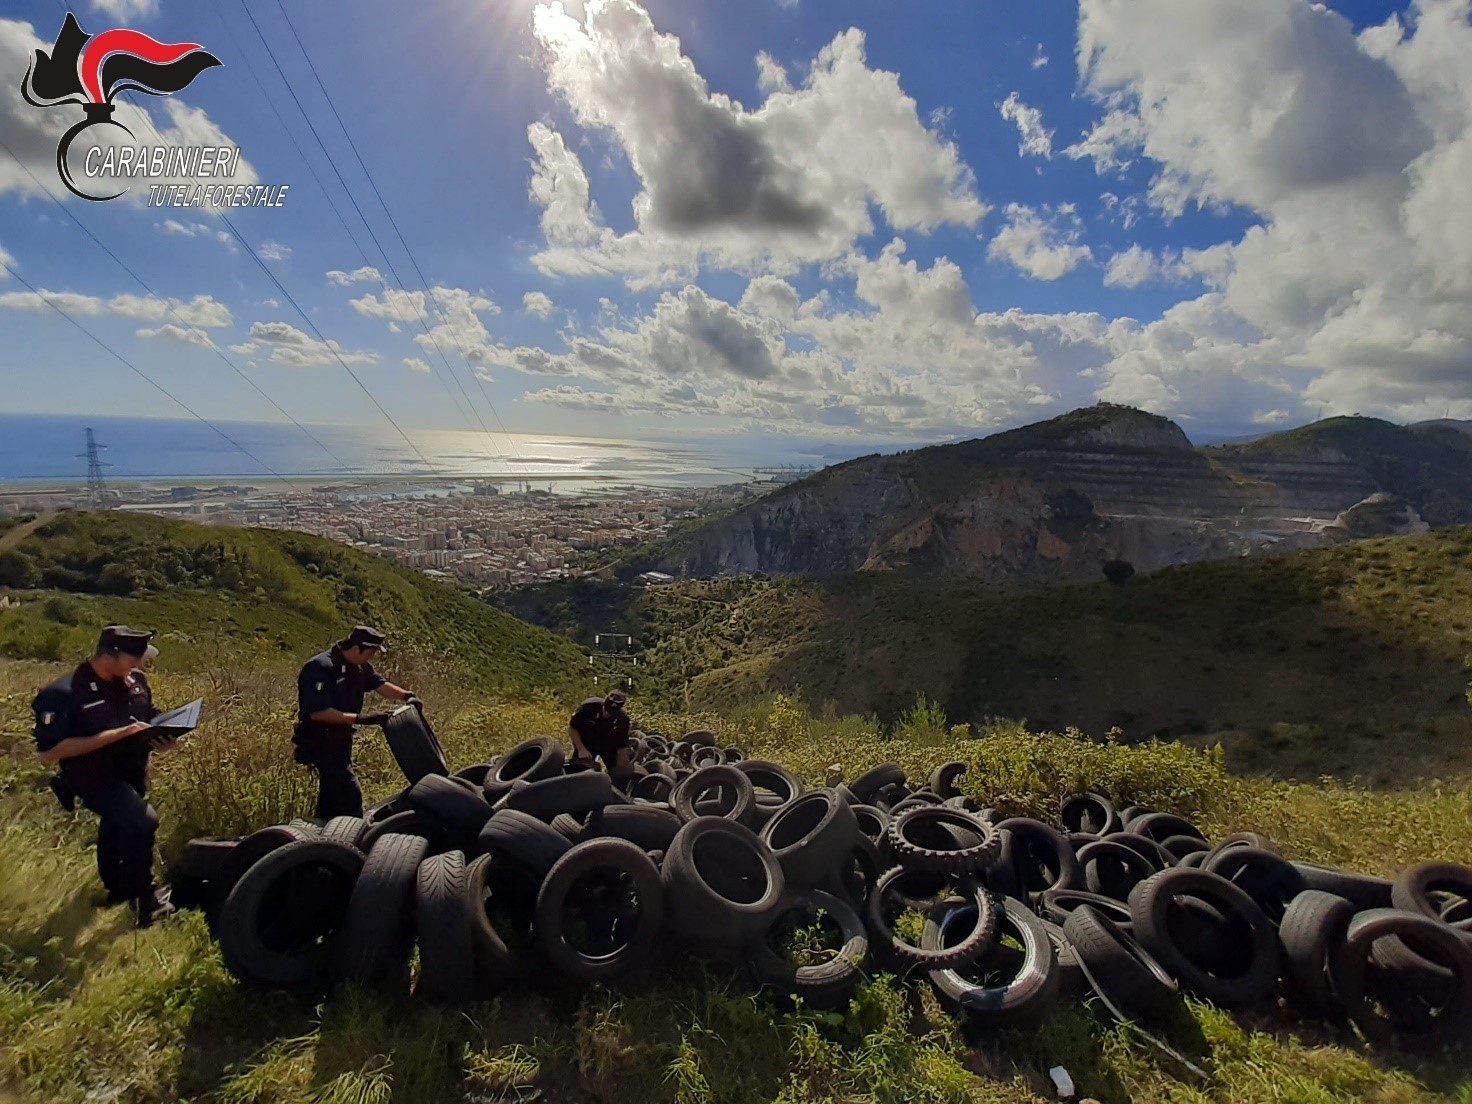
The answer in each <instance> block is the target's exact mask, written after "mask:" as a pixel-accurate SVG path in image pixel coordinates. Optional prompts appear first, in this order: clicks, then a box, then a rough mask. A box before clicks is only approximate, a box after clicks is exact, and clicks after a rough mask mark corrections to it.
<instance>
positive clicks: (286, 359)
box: [248, 322, 378, 368]
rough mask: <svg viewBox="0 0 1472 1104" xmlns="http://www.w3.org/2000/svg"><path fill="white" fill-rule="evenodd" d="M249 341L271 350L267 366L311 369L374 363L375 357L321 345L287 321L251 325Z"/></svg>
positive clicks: (330, 341) (324, 344) (331, 345)
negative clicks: (269, 364) (270, 364)
mask: <svg viewBox="0 0 1472 1104" xmlns="http://www.w3.org/2000/svg"><path fill="white" fill-rule="evenodd" d="M249 337H250V342H248V344H254V345H256V346H258V347H260V348H268V349H270V350H271V363H272V364H282V365H286V366H287V367H290V368H315V367H319V366H321V365H325V364H336V363H337V362H338V361H339V360H340V361H342V362H343V363H344V364H349V365H352V364H377V363H378V354H377V353H372V352H349V351H347V350H344V349H343V347H342V346H341V345H339V344H338V343H337V342H336V341H332V340H328V341H326V342H322V341H319V340H317V339H316V338H315V337H312V336H311V335H310V334H307V333H303V332H302V331H301V330H299V329H297V328H296V327H295V326H293V325H291V324H290V323H288V322H255V323H252V324H251V327H250V334H249Z"/></svg>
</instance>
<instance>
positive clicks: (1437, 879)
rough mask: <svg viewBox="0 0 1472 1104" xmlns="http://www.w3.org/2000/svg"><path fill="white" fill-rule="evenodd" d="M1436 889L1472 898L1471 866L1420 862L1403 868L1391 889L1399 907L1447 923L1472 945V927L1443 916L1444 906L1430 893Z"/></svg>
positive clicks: (1391, 897) (1436, 891) (1394, 902)
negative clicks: (1468, 928) (1447, 919)
mask: <svg viewBox="0 0 1472 1104" xmlns="http://www.w3.org/2000/svg"><path fill="white" fill-rule="evenodd" d="M1433 893H1450V894H1452V895H1454V896H1456V897H1460V898H1462V899H1464V900H1467V899H1472V867H1467V866H1459V865H1458V864H1456V863H1434V862H1428V863H1418V864H1416V865H1415V866H1411V867H1407V868H1406V869H1405V870H1402V871H1401V873H1400V877H1398V878H1396V879H1395V884H1394V885H1393V886H1392V887H1391V890H1390V899H1391V902H1392V903H1393V904H1394V906H1395V907H1396V908H1398V909H1404V910H1405V911H1406V912H1414V913H1419V914H1420V915H1422V916H1424V917H1426V918H1427V919H1429V920H1435V921H1436V922H1437V923H1440V924H1446V925H1447V927H1449V928H1451V929H1452V930H1453V931H1455V932H1456V933H1457V935H1458V936H1460V937H1461V939H1462V940H1463V941H1464V942H1466V943H1467V945H1468V946H1469V947H1472V931H1467V930H1464V929H1463V928H1460V927H1455V926H1453V925H1451V924H1449V923H1447V921H1445V920H1443V919H1442V916H1441V906H1440V905H1439V904H1438V903H1437V902H1436V901H1434V900H1433V899H1432V897H1431V895H1432V894H1433Z"/></svg>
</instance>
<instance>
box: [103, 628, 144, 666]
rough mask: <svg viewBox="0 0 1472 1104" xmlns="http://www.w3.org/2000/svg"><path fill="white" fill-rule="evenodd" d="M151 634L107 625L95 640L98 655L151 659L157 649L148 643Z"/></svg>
mask: <svg viewBox="0 0 1472 1104" xmlns="http://www.w3.org/2000/svg"><path fill="white" fill-rule="evenodd" d="M152 639H153V633H151V632H144V631H143V630H141V629H130V628H128V626H127V625H109V626H108V627H107V628H105V629H103V630H102V635H101V636H100V637H98V638H97V654H98V655H130V656H132V657H133V658H134V659H152V658H153V657H154V656H156V655H158V649H157V648H155V647H154V646H153V645H152V644H150V643H149V641H150V640H152Z"/></svg>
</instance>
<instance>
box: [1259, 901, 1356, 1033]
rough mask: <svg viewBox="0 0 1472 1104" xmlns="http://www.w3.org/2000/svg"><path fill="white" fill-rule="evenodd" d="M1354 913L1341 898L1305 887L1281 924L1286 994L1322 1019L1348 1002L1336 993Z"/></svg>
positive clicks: (1340, 1010)
mask: <svg viewBox="0 0 1472 1104" xmlns="http://www.w3.org/2000/svg"><path fill="white" fill-rule="evenodd" d="M1354 914H1355V907H1354V905H1353V904H1351V903H1350V902H1349V901H1346V900H1345V899H1344V898H1343V897H1336V896H1334V894H1332V893H1324V892H1322V891H1320V890H1316V889H1306V890H1304V891H1303V892H1302V893H1300V894H1299V895H1298V896H1297V897H1295V898H1293V900H1292V901H1290V902H1289V904H1288V908H1287V910H1286V911H1285V912H1284V913H1283V922H1282V923H1281V924H1280V925H1279V926H1278V939H1279V941H1280V942H1281V943H1282V946H1283V980H1284V981H1285V982H1286V983H1287V984H1286V985H1285V986H1284V989H1283V993H1284V996H1286V997H1287V998H1288V1000H1289V1001H1290V1002H1291V1003H1293V1004H1294V1005H1296V1006H1297V1007H1298V1008H1300V1009H1302V1010H1303V1011H1304V1012H1306V1013H1308V1014H1309V1015H1311V1016H1314V1017H1317V1018H1318V1019H1321V1020H1333V1019H1338V1018H1339V1017H1341V1016H1343V1015H1344V1004H1343V1002H1341V1001H1340V999H1339V998H1338V996H1337V995H1336V994H1335V992H1334V977H1335V976H1336V975H1337V974H1338V972H1339V971H1338V961H1337V960H1338V959H1339V957H1340V954H1341V948H1342V947H1343V945H1344V937H1345V934H1346V933H1347V932H1348V931H1349V922H1350V921H1351V920H1352V919H1354Z"/></svg>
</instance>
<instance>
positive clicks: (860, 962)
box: [746, 889, 869, 1009]
mask: <svg viewBox="0 0 1472 1104" xmlns="http://www.w3.org/2000/svg"><path fill="white" fill-rule="evenodd" d="M820 909H821V910H822V911H823V912H825V913H827V914H828V915H829V916H830V917H832V918H833V922H834V923H835V924H837V925H838V930H839V933H840V936H841V938H842V940H843V943H842V946H840V947H839V949H838V950H837V951H835V952H834V954H833V957H832V958H830V959H829V960H828V961H827V962H822V963H818V964H816V965H811V966H793V965H792V964H791V963H790V962H789V961H788V960H787V959H785V958H784V957H783V956H782V955H781V954H779V953H778V952H777V950H776V949H775V948H774V947H773V946H772V944H771V936H772V934H773V933H774V932H775V931H777V930H778V926H779V924H780V922H781V921H782V920H783V919H785V918H786V917H787V916H789V915H791V914H792V913H793V912H799V913H802V914H804V915H805V916H811V917H816V915H817V912H818V910H820ZM746 956H747V961H748V962H749V963H750V964H751V968H752V970H753V972H754V973H755V974H756V976H757V979H758V980H759V981H760V982H761V983H762V984H763V985H766V986H768V987H769V988H771V989H773V990H775V991H776V992H778V993H780V994H782V995H783V996H785V997H798V998H801V1000H802V1002H803V1005H804V1007H810V1008H818V1009H836V1008H841V1007H843V1005H844V1004H845V1003H846V1002H847V1001H848V998H849V997H850V996H852V995H853V991H854V989H855V988H857V987H858V984H859V982H860V981H862V980H863V978H864V969H865V967H866V966H867V965H868V962H869V933H868V932H867V931H866V930H865V929H864V921H863V919H862V918H861V917H860V916H859V913H858V912H857V911H856V910H855V909H854V907H853V906H852V905H850V904H849V902H847V901H845V900H843V899H842V898H840V897H837V896H834V895H833V894H831V893H825V892H824V891H822V890H820V889H812V890H808V891H807V892H805V893H802V894H799V895H797V896H796V897H794V898H792V899H791V900H789V901H788V902H787V903H786V904H785V905H784V906H783V907H782V908H781V909H779V910H778V913H777V915H776V916H775V917H773V921H772V924H771V926H770V927H769V928H768V930H767V932H766V933H765V934H764V935H763V936H762V937H761V938H760V939H758V940H757V941H756V942H755V943H753V944H752V945H751V946H750V947H748V948H747V951H746Z"/></svg>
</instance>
